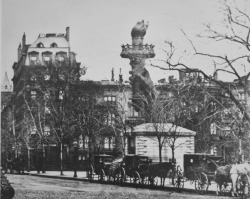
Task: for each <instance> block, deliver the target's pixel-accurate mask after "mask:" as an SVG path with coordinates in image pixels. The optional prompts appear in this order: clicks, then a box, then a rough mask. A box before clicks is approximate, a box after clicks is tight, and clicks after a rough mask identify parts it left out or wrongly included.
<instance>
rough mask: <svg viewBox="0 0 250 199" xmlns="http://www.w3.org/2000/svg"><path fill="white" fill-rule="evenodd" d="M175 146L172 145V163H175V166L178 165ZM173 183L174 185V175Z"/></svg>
mask: <svg viewBox="0 0 250 199" xmlns="http://www.w3.org/2000/svg"><path fill="white" fill-rule="evenodd" d="M174 148H175V146H174V145H173V146H171V151H172V163H173V164H174V167H175V166H176V161H175V151H174ZM172 185H174V175H173V177H172Z"/></svg>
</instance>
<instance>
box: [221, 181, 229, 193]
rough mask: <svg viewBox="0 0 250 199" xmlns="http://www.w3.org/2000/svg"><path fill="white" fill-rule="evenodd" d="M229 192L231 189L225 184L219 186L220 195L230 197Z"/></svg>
mask: <svg viewBox="0 0 250 199" xmlns="http://www.w3.org/2000/svg"><path fill="white" fill-rule="evenodd" d="M230 191H231V187H230V186H229V184H228V183H227V182H224V183H223V184H222V185H221V191H220V195H228V196H229V195H230Z"/></svg>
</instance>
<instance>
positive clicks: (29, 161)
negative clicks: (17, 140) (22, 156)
mask: <svg viewBox="0 0 250 199" xmlns="http://www.w3.org/2000/svg"><path fill="white" fill-rule="evenodd" d="M27 170H28V172H30V149H28V168H27Z"/></svg>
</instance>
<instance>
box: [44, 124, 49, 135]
mask: <svg viewBox="0 0 250 199" xmlns="http://www.w3.org/2000/svg"><path fill="white" fill-rule="evenodd" d="M44 135H45V136H50V127H49V126H45V127H44Z"/></svg>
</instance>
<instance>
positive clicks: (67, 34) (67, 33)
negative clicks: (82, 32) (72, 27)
mask: <svg viewBox="0 0 250 199" xmlns="http://www.w3.org/2000/svg"><path fill="white" fill-rule="evenodd" d="M66 40H67V41H69V27H67V28H66Z"/></svg>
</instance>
